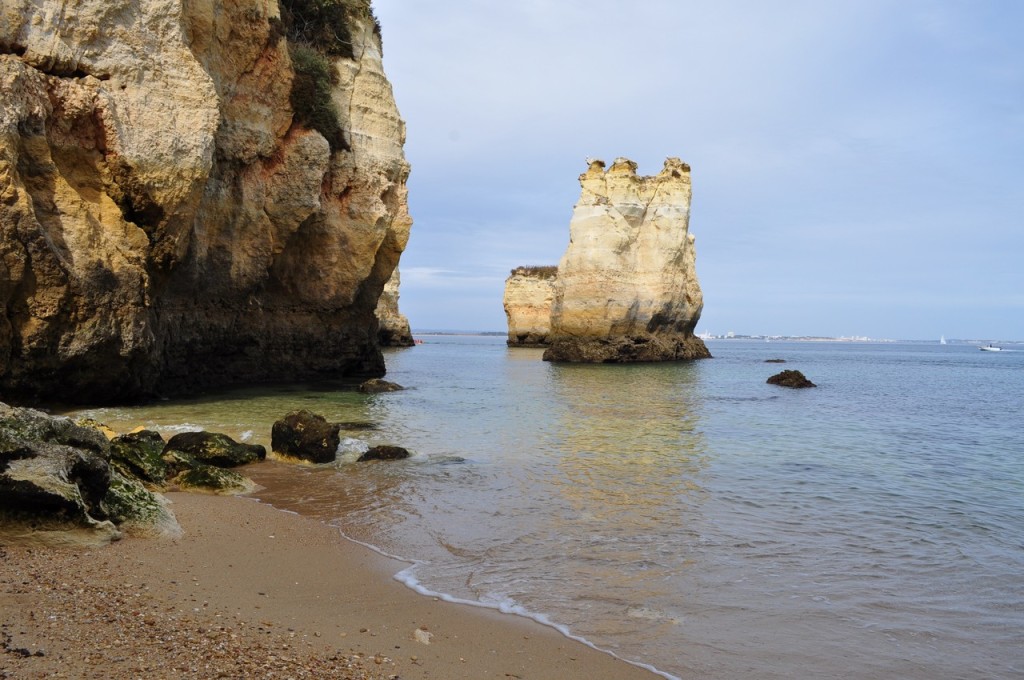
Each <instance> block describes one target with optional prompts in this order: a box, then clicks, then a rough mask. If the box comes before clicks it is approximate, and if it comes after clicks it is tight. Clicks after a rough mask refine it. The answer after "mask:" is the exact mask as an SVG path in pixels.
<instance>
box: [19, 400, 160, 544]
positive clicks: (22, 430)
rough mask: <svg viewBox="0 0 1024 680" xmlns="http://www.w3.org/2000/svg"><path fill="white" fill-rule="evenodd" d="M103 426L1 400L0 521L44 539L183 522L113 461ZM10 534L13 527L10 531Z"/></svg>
mask: <svg viewBox="0 0 1024 680" xmlns="http://www.w3.org/2000/svg"><path fill="white" fill-rule="evenodd" d="M109 457H110V445H109V443H108V441H107V438H106V437H105V436H104V435H103V433H102V432H100V431H99V430H96V429H94V428H91V427H85V426H82V425H80V424H76V423H74V422H72V421H71V420H70V419H69V418H63V417H55V416H50V415H47V414H45V413H42V412H41V411H36V410H33V409H27V408H15V407H11V406H8V405H6V404H0V520H2V523H3V524H4V525H5V529H8V530H16V531H18V530H20V529H12V527H20V528H21V529H24V532H22V534H19V535H24V534H33V533H34V534H37V537H39V538H42V537H43V536H45V537H46V538H45V539H43V540H51V539H54V540H57V539H56V538H55V537H59V536H61V535H67V534H68V532H72V531H75V530H83V529H84V530H86V531H87V532H88V533H89V534H90V536H91V538H92V539H93V540H112V539H116V538H118V537H119V536H120V530H119V528H118V526H117V525H121V526H122V528H124V529H127V530H129V531H131V532H133V533H134V532H135V531H143V530H153V531H158V532H159V531H164V530H168V529H173V528H176V527H177V522H176V521H175V520H174V516H173V515H172V514H170V513H169V512H168V511H167V510H166V508H164V507H163V504H162V501H161V499H160V498H159V497H158V496H156V495H154V494H153V493H152V492H150V491H148V490H147V489H145V488H144V487H143V486H142V485H141V483H139V482H137V481H133V480H130V479H129V478H127V477H125V476H123V475H121V474H120V473H119V472H117V471H116V470H111V466H110V463H109ZM6 533H7V534H8V535H10V531H7V532H6Z"/></svg>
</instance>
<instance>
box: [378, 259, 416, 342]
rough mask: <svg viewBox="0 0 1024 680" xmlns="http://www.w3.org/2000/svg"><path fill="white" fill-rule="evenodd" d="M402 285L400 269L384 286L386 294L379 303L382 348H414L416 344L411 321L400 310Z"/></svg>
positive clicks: (396, 270)
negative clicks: (400, 288)
mask: <svg viewBox="0 0 1024 680" xmlns="http://www.w3.org/2000/svg"><path fill="white" fill-rule="evenodd" d="M401 284H402V277H401V274H399V273H398V268H397V267H395V271H394V273H393V274H391V278H390V279H388V282H387V283H386V284H384V292H383V293H381V295H380V300H378V301H377V321H378V322H379V323H380V328H379V329H378V331H377V338H378V340H380V346H381V347H412V346H413V345H415V344H416V342H415V341H414V340H413V337H412V330H411V329H410V328H409V319H407V318H405V315H404V314H402V313H401V312H400V311H399V310H398V296H399V291H398V289H399V286H401Z"/></svg>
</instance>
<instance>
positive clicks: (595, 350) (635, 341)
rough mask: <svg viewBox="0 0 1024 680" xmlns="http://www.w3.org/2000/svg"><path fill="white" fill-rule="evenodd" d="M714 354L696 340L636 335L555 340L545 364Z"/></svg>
mask: <svg viewBox="0 0 1024 680" xmlns="http://www.w3.org/2000/svg"><path fill="white" fill-rule="evenodd" d="M709 358H711V352H710V351H708V348H707V347H706V346H705V345H704V342H703V341H702V340H701V339H700V338H698V337H696V336H689V337H682V336H672V337H659V336H654V335H636V336H623V337H613V338H577V337H567V338H553V339H551V345H550V346H549V347H548V348H547V349H546V350H544V356H543V359H544V361H553V362H571V363H588V364H628V363H646V362H654V361H682V360H691V359H709Z"/></svg>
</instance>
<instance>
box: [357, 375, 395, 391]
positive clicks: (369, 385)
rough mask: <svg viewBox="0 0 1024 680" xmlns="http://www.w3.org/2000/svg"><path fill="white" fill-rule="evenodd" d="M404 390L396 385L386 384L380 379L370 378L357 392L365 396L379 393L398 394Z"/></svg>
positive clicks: (386, 382) (385, 381)
mask: <svg viewBox="0 0 1024 680" xmlns="http://www.w3.org/2000/svg"><path fill="white" fill-rule="evenodd" d="M404 389H405V388H404V387H402V386H401V385H399V384H398V383H393V382H388V381H387V380H381V379H380V378H370V379H369V380H367V381H366V382H364V383H363V384H361V385H360V386H359V391H360V392H364V393H366V394H378V393H380V392H398V391H399V390H404Z"/></svg>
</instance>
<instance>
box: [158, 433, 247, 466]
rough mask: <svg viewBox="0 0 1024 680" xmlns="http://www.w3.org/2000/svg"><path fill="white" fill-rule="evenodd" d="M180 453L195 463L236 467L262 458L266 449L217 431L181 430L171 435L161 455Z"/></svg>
mask: <svg viewBox="0 0 1024 680" xmlns="http://www.w3.org/2000/svg"><path fill="white" fill-rule="evenodd" d="M168 453H181V454H184V455H185V456H186V457H187V458H190V459H192V460H194V461H195V462H196V463H205V464H207V465H215V466H217V467H237V466H239V465H247V464H249V463H255V462H256V461H258V460H263V459H264V458H266V457H267V450H266V449H265V448H264V447H262V446H260V445H258V444H242V443H239V442H236V441H235V440H234V439H232V438H231V437H229V436H227V435H226V434H221V433H219V432H182V433H181V434H176V435H174V436H173V437H171V439H170V441H168V442H167V445H166V446H165V447H164V451H163V456H164V458H166V457H167V454H168Z"/></svg>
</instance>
